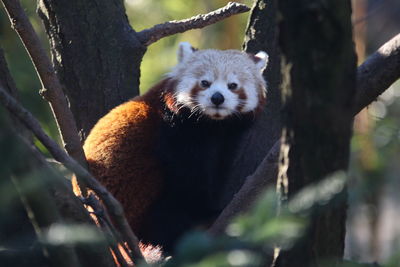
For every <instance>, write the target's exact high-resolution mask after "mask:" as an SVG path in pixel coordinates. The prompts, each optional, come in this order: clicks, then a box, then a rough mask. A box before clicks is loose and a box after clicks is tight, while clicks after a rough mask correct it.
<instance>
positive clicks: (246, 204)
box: [208, 140, 281, 235]
mask: <svg viewBox="0 0 400 267" xmlns="http://www.w3.org/2000/svg"><path fill="white" fill-rule="evenodd" d="M280 147H281V142H280V140H278V141H276V143H275V144H274V146H273V147H272V148H271V150H270V151H269V152H268V154H267V155H266V156H265V158H264V160H263V161H262V162H261V164H260V165H259V166H258V167H257V169H256V171H255V172H254V173H253V174H252V175H250V176H248V177H247V178H246V181H245V183H244V184H243V186H242V187H241V188H240V190H239V192H238V193H236V194H235V195H234V197H233V199H232V201H231V202H230V203H229V204H228V206H226V207H225V209H224V210H223V211H222V212H221V214H220V215H219V216H218V218H217V220H216V221H215V222H214V224H213V225H212V226H211V228H210V229H209V230H208V231H209V233H210V234H212V235H218V234H222V233H223V232H224V231H225V228H226V226H227V225H228V224H229V223H230V222H231V220H232V218H233V217H235V216H237V215H238V214H240V213H243V212H245V211H247V210H249V208H250V207H251V205H252V204H253V202H254V200H255V199H256V198H257V197H258V196H260V194H261V193H262V192H264V191H265V189H266V187H267V185H270V184H272V183H275V182H276V176H277V173H278V159H279V151H280Z"/></svg>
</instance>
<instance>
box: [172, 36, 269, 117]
mask: <svg viewBox="0 0 400 267" xmlns="http://www.w3.org/2000/svg"><path fill="white" fill-rule="evenodd" d="M178 58H179V59H180V62H179V63H178V64H177V65H176V66H175V67H174V69H173V70H172V71H171V72H170V73H169V74H168V77H170V78H171V79H176V81H177V83H176V87H175V89H174V97H175V99H176V104H177V106H179V107H180V108H182V107H187V108H189V109H190V110H191V111H192V112H197V113H199V114H202V115H205V116H208V117H209V118H211V119H225V118H227V117H230V116H233V115H240V114H243V113H249V112H254V111H256V109H257V108H259V107H260V106H261V105H262V104H261V103H263V102H264V101H265V94H266V84H265V81H264V79H263V77H262V70H263V68H264V67H265V65H266V60H267V59H266V58H258V57H256V56H251V55H249V54H247V53H245V52H241V51H238V50H225V51H220V50H212V49H208V50H194V49H190V48H188V44H187V43H183V44H181V47H180V49H179V53H178ZM203 80H204V81H208V82H209V83H210V86H209V87H208V88H205V87H204V86H202V84H201V81H203ZM230 83H235V84H237V88H236V89H234V90H231V89H229V88H228V84H230ZM216 92H218V93H221V94H222V95H223V97H224V102H223V103H222V104H221V105H219V106H216V105H214V104H213V103H212V102H211V97H212V95H213V94H214V93H216Z"/></svg>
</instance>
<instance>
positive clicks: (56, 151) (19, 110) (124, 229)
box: [0, 86, 144, 260]
mask: <svg viewBox="0 0 400 267" xmlns="http://www.w3.org/2000/svg"><path fill="white" fill-rule="evenodd" d="M0 102H1V103H2V104H3V105H4V106H5V107H6V108H7V109H8V111H9V112H10V113H12V114H13V115H14V116H15V117H16V118H18V119H19V120H20V121H21V122H22V124H23V125H24V126H25V127H26V128H28V129H29V130H30V131H32V132H33V134H34V135H35V136H36V137H37V138H38V140H39V141H40V142H41V143H42V144H43V145H44V146H45V147H46V148H47V149H48V150H49V152H50V154H51V155H52V156H53V157H54V158H55V159H56V160H57V161H59V162H61V163H63V164H64V165H65V167H67V168H68V169H69V170H71V171H72V172H74V173H75V174H76V175H77V176H79V177H80V179H82V180H83V181H84V182H85V184H87V186H88V187H89V188H91V189H92V190H93V191H94V192H95V193H96V194H97V196H99V197H100V198H101V200H102V201H103V202H104V204H105V206H106V208H107V210H108V212H109V214H110V215H111V217H112V219H113V221H114V222H115V224H116V226H117V228H118V230H119V231H120V232H121V233H122V235H123V237H124V238H125V239H126V242H127V243H128V245H129V247H130V249H131V250H132V254H133V255H132V257H133V258H134V259H137V260H144V257H143V255H142V253H141V252H140V249H139V246H138V239H137V237H136V236H135V234H134V233H133V232H132V229H131V228H130V226H129V224H128V222H127V220H126V218H125V216H124V211H123V208H122V206H121V204H120V203H119V202H118V201H117V200H116V199H115V198H114V197H113V196H112V195H111V194H110V193H109V192H108V191H107V190H106V188H105V187H104V186H102V185H101V184H100V183H99V182H98V181H97V180H96V179H95V178H94V177H93V176H92V175H91V174H90V173H89V172H88V171H87V170H86V169H85V168H83V167H82V166H81V165H80V164H79V163H78V162H76V161H75V160H74V159H73V158H71V157H69V156H68V155H67V153H65V152H64V151H63V150H62V149H60V147H59V146H58V145H57V143H56V142H54V141H53V140H52V139H51V138H50V137H49V136H48V135H47V134H46V133H45V132H44V131H43V129H42V128H41V126H40V124H39V122H38V121H37V119H36V118H35V117H33V115H32V114H31V113H30V112H29V111H28V110H26V109H25V108H23V107H22V106H21V105H19V103H18V102H17V101H16V100H15V99H14V98H13V97H12V96H10V95H9V94H8V93H7V92H6V90H5V89H4V88H3V86H0Z"/></svg>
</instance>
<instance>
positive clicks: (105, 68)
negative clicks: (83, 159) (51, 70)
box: [38, 0, 146, 139]
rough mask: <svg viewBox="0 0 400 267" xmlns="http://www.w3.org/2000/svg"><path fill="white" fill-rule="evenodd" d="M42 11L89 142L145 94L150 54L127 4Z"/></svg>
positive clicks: (64, 4) (48, 2)
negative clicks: (109, 118)
mask: <svg viewBox="0 0 400 267" xmlns="http://www.w3.org/2000/svg"><path fill="white" fill-rule="evenodd" d="M38 7H39V8H38V10H39V15H40V16H41V18H42V20H43V21H44V24H45V28H46V31H47V34H48V37H49V40H50V46H51V53H52V57H53V63H54V65H55V68H56V71H57V72H58V75H59V77H60V79H61V82H62V83H63V84H64V86H65V88H64V91H65V93H66V95H67V97H68V99H69V101H70V105H71V110H72V112H73V114H74V116H75V119H76V121H77V126H78V129H81V138H82V139H84V138H85V137H86V136H87V134H88V132H89V131H90V129H91V128H92V127H93V125H94V124H95V123H96V122H97V120H98V119H99V118H100V117H102V116H103V115H104V114H106V113H107V112H108V111H109V110H110V109H111V108H113V107H115V106H116V105H118V104H120V103H122V102H124V101H126V100H127V99H129V98H131V97H133V96H135V95H137V94H138V93H139V77H140V63H141V60H142V57H143V54H144V53H145V51H146V48H145V46H143V45H142V44H141V43H140V42H139V41H138V40H137V38H136V33H135V32H134V30H133V29H132V28H131V27H130V25H129V22H128V19H127V17H126V15H125V8H124V4H123V1H121V0H57V1H54V0H40V1H38Z"/></svg>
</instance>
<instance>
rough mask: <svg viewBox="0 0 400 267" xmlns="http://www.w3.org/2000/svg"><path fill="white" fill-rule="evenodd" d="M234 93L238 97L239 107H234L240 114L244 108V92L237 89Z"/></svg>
mask: <svg viewBox="0 0 400 267" xmlns="http://www.w3.org/2000/svg"><path fill="white" fill-rule="evenodd" d="M235 93H236V94H237V95H238V97H239V99H240V103H239V105H238V106H237V107H236V109H237V110H238V111H239V112H241V111H242V110H243V108H244V106H245V102H244V101H245V100H246V99H247V95H246V92H245V91H244V89H243V88H239V90H236V91H235Z"/></svg>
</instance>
